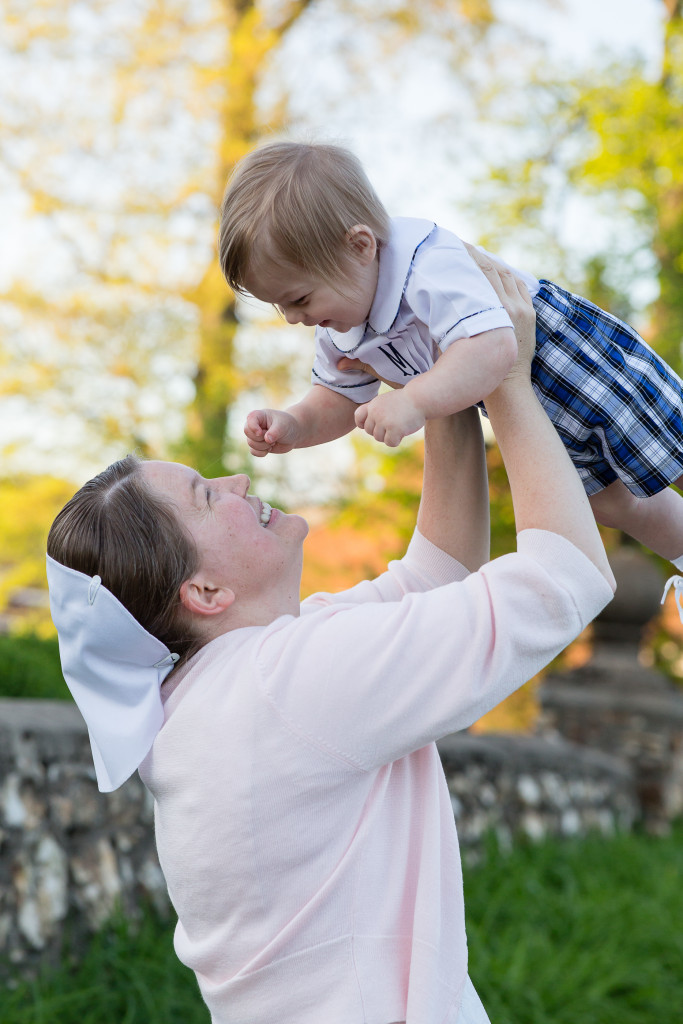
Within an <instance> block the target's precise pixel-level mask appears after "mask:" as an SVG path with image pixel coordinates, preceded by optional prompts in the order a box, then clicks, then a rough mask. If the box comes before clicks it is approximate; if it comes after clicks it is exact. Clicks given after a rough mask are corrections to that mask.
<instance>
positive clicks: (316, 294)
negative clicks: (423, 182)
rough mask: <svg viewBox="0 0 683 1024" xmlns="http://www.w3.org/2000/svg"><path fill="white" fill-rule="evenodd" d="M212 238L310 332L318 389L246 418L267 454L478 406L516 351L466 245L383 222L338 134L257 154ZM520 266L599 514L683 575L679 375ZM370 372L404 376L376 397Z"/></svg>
mask: <svg viewBox="0 0 683 1024" xmlns="http://www.w3.org/2000/svg"><path fill="white" fill-rule="evenodd" d="M219 248H220V262H221V267H222V270H223V273H224V274H225V277H226V279H227V281H228V283H229V284H230V285H231V287H232V288H233V289H234V290H235V291H237V292H239V293H248V294H251V295H253V296H255V297H256V298H258V299H260V300H262V301H264V302H268V303H271V304H273V305H274V306H276V307H277V308H278V309H279V311H280V312H281V313H282V315H283V316H284V318H285V319H286V320H287V322H288V323H291V324H298V323H303V324H305V325H306V326H309V327H312V326H315V328H316V332H315V361H314V364H313V376H312V380H313V386H312V387H311V389H310V391H309V392H308V393H307V394H306V396H305V397H304V398H303V399H302V400H301V401H300V402H298V403H297V404H296V405H293V406H291V407H290V408H289V409H287V410H284V411H283V410H276V409H259V410H255V411H253V412H251V413H249V416H248V417H247V422H246V426H245V434H246V436H247V439H248V443H249V447H250V450H251V452H252V453H253V454H254V455H256V456H264V455H266V454H268V453H269V452H275V453H283V452H288V451H291V450H292V449H293V448H304V447H309V446H311V445H317V444H322V443H323V442H325V441H331V440H333V439H334V438H337V437H341V436H342V435H343V434H346V433H348V432H349V431H350V430H352V429H353V428H354V426H358V427H360V428H362V429H364V430H365V431H367V433H369V434H372V436H373V437H375V438H376V439H377V440H378V441H383V442H384V443H385V444H387V445H389V446H392V447H393V446H395V445H397V444H399V442H400V441H401V439H402V438H403V437H405V436H406V435H408V434H412V433H414V432H415V431H416V430H419V429H420V427H422V426H424V423H425V420H427V419H431V418H432V417H438V416H442V415H448V414H451V413H455V412H458V411H460V410H461V409H464V408H467V407H468V406H470V405H473V404H475V403H482V401H483V399H485V398H486V396H487V395H488V394H490V392H491V391H493V390H494V389H495V388H496V387H497V385H498V384H499V383H500V382H501V380H502V379H503V377H504V376H505V374H506V373H507V371H508V370H509V369H510V367H511V366H512V364H513V363H514V361H515V359H516V355H517V343H516V339H515V335H514V332H513V329H512V323H511V321H510V319H509V317H508V315H507V313H506V312H505V310H504V309H503V307H502V306H501V304H500V301H499V299H498V297H497V295H496V293H495V291H494V289H493V287H492V286H491V284H490V283H489V281H488V280H487V278H486V275H485V274H484V273H483V272H482V270H481V269H480V268H479V266H478V265H477V263H476V262H475V261H474V259H472V257H471V256H470V255H469V253H468V251H467V247H466V245H465V243H463V242H462V241H461V240H460V239H459V238H458V237H457V236H456V235H454V234H452V233H451V232H449V231H446V230H444V229H443V228H441V227H439V226H438V225H436V224H434V223H433V222H432V221H427V220H418V219H411V218H402V217H398V218H389V216H388V214H387V213H386V211H385V209H384V207H383V205H382V203H381V202H380V200H379V199H378V197H377V195H376V193H375V191H374V189H373V187H372V185H371V184H370V182H369V181H368V179H367V177H366V175H365V173H364V171H363V168H362V167H361V165H360V163H359V162H358V160H357V159H356V158H355V157H354V156H353V155H352V154H351V153H350V152H348V151H347V150H345V149H341V148H339V147H337V146H329V145H320V144H318V145H306V144H300V143H292V142H276V143H271V144H269V145H266V146H263V147H262V148H260V149H257V150H254V151H253V152H252V153H250V154H248V155H247V156H246V157H245V158H244V159H243V160H242V161H240V163H239V164H238V165H237V167H236V169H235V171H234V173H233V175H232V177H231V179H230V181H229V182H228V187H227V189H226V192H225V196H224V198H223V204H222V207H221V224H220V241H219ZM498 262H499V263H502V262H503V261H501V260H498ZM515 273H516V274H517V275H518V277H520V278H521V279H522V280H523V281H524V284H525V285H526V287H527V288H528V290H529V294H530V296H531V299H532V301H533V305H534V309H535V312H536V354H535V357H534V362H533V366H532V383H533V386H534V390H535V391H536V393H537V395H538V397H539V399H540V401H541V402H542V404H543V406H544V408H545V410H546V412H547V414H548V416H549V417H550V419H551V420H552V422H553V423H554V425H555V428H556V430H557V432H558V434H559V435H560V437H561V438H562V440H563V442H564V444H565V445H566V447H567V449H568V451H569V454H570V456H571V458H572V460H573V462H574V465H575V466H576V468H577V470H578V472H579V475H580V477H581V479H582V481H583V484H584V487H585V490H586V493H587V494H588V496H589V500H590V502H591V505H592V507H593V511H594V513H595V516H596V518H597V519H598V521H599V522H601V523H603V524H604V525H606V526H612V527H616V528H618V529H621V530H623V531H624V532H626V533H628V534H629V535H631V536H632V537H634V538H635V539H636V540H638V541H640V542H641V543H643V544H645V545H646V546H647V547H649V548H650V549H651V550H652V551H655V552H656V553H657V554H659V555H662V556H663V557H664V558H668V559H669V560H670V561H672V562H673V563H674V565H676V567H677V568H678V569H683V498H681V496H680V495H678V494H677V493H676V492H675V491H674V490H672V489H671V488H670V487H669V485H670V484H672V483H673V484H676V485H678V486H682V485H683V382H682V381H681V380H680V378H679V377H678V376H677V375H676V374H675V373H674V371H673V370H672V369H671V368H670V367H669V366H667V365H666V363H664V362H663V360H662V359H660V358H659V356H658V355H657V354H656V353H655V352H654V351H653V350H652V349H651V348H650V347H649V346H648V345H647V344H646V343H645V342H644V341H643V340H642V338H640V337H639V335H638V334H637V333H636V332H635V331H634V330H633V329H632V328H631V327H629V326H628V325H627V324H625V323H623V322H621V321H620V320H618V319H617V318H616V317H614V316H612V315H610V314H609V313H606V312H604V311H603V310H601V309H599V308H598V307H597V306H594V305H593V304H592V303H590V302H588V301H587V300H586V299H582V298H580V297H578V296H576V295H573V294H571V293H570V292H567V291H565V290H564V289H563V288H560V287H558V285H556V284H553V283H552V282H550V281H546V280H543V279H541V280H537V279H536V278H535V277H533V276H532V275H531V274H528V273H525V272H522V271H515ZM361 364H363V366H364V367H368V366H370V367H372V369H373V371H374V374H375V375H369V374H368V373H367V372H365V370H364V369H358V367H359V366H360V365H361ZM377 378H381V379H383V380H386V381H387V382H389V383H393V384H395V385H403V386H402V387H400V388H397V389H396V390H393V391H390V392H388V393H382V394H378V390H379V386H380V385H379V380H378V379H377ZM482 408H484V407H483V405H482Z"/></svg>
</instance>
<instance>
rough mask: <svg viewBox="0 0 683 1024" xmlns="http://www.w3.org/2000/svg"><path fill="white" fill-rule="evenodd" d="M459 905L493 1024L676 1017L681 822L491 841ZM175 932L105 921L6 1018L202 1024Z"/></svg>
mask: <svg viewBox="0 0 683 1024" xmlns="http://www.w3.org/2000/svg"><path fill="white" fill-rule="evenodd" d="M465 901H466V905H467V917H468V923H467V927H468V935H469V946H470V973H471V976H472V979H473V981H474V984H475V986H476V987H477V989H478V991H479V993H480V995H481V997H482V1000H483V1002H484V1004H485V1006H486V1008H487V1010H488V1013H489V1016H490V1018H491V1022H492V1024H655V1022H656V1024H679V1022H680V1020H681V1007H683V929H682V928H681V921H682V920H683V827H678V828H677V829H676V830H675V831H674V832H673V834H672V835H671V836H670V837H667V838H655V837H650V836H643V835H638V834H632V835H623V836H618V837H616V838H613V839H604V838H601V837H597V836H596V837H594V838H588V839H581V840H575V841H548V842H544V843H541V844H538V845H534V844H527V843H520V844H519V845H517V846H515V848H514V849H513V850H512V852H510V853H502V852H500V851H499V850H498V849H497V848H496V845H495V843H493V842H492V843H491V844H490V845H489V846H488V848H487V850H486V853H485V856H484V857H483V858H482V860H481V862H480V863H479V864H478V865H477V866H474V867H466V869H465ZM172 931H173V927H172V925H171V924H169V923H164V922H162V921H160V920H159V919H158V918H157V917H156V916H155V915H154V914H153V913H151V912H150V913H149V914H147V915H146V916H145V918H144V919H143V923H142V925H141V927H139V928H138V929H137V931H136V930H135V929H132V928H131V927H130V926H129V925H127V924H126V923H125V922H122V921H119V922H117V923H115V924H113V925H111V926H110V927H109V928H107V929H105V930H104V931H102V932H101V933H100V934H99V935H98V936H96V937H95V938H94V940H93V941H92V943H91V945H90V947H89V949H88V951H87V954H86V956H85V958H84V959H83V960H82V961H81V963H80V964H75V963H71V962H69V961H68V960H67V962H66V964H65V966H64V967H63V968H62V969H61V970H60V971H52V972H46V973H44V974H43V976H42V977H41V978H40V979H39V980H38V981H35V982H32V983H24V984H22V985H20V986H19V987H18V988H17V989H15V990H12V991H10V992H7V993H4V994H3V1005H2V1015H1V1017H2V1024H55V1022H59V1024H209V1017H208V1013H207V1011H206V1010H205V1008H204V1006H203V1003H202V1001H201V999H200V997H199V994H198V990H197V986H196V983H195V980H194V976H193V975H192V973H191V972H190V971H188V970H187V969H186V968H184V967H183V966H182V965H181V964H180V963H179V962H178V961H177V959H176V957H175V954H174V952H173V948H172ZM301 983H302V984H305V983H306V979H305V978H302V979H301ZM320 1019H321V1020H324V1008H321V1018H320ZM425 1024H428V1022H425Z"/></svg>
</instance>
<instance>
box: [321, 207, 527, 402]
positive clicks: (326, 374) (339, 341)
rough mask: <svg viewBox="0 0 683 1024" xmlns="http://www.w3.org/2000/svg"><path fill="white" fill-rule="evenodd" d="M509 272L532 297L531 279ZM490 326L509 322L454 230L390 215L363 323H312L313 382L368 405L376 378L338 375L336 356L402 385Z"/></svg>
mask: <svg viewBox="0 0 683 1024" xmlns="http://www.w3.org/2000/svg"><path fill="white" fill-rule="evenodd" d="M496 259H498V257H496ZM500 262H501V263H503V262H504V261H502V260H500ZM516 273H518V274H520V275H521V277H522V278H523V279H524V281H525V283H526V285H527V287H528V288H529V292H530V294H531V295H532V296H533V295H535V294H536V292H537V291H538V289H539V287H540V285H539V282H538V281H537V280H536V278H535V277H533V276H532V275H531V274H527V273H525V272H523V271H516ZM497 327H512V321H511V320H510V317H509V316H508V314H507V313H506V312H505V309H504V308H503V306H501V304H500V300H499V299H498V296H497V295H496V293H495V291H494V290H493V287H492V286H491V285H490V284H489V282H488V280H487V279H486V277H485V275H484V274H483V273H482V272H481V270H480V269H479V267H478V266H477V265H476V263H475V262H474V260H473V259H472V258H471V257H470V255H469V253H468V252H467V249H466V248H465V246H464V244H463V242H462V241H461V240H460V239H459V238H458V237H457V235H454V234H453V233H452V232H450V231H446V230H445V229H444V228H440V227H439V226H438V225H437V224H435V223H434V222H433V221H429V220H417V219H414V218H411V217H395V218H393V220H392V222H391V236H390V238H389V241H388V243H387V244H386V245H384V246H382V247H381V249H380V251H379V277H378V282H377V291H376V292H375V298H374V301H373V303H372V308H371V310H370V316H369V317H368V321H367V323H365V324H361V325H360V326H358V327H353V328H352V329H351V330H350V331H345V332H344V333H340V332H338V331H332V330H329V329H328V328H325V327H318V328H316V332H315V350H316V351H315V362H314V364H313V373H312V381H313V383H314V384H324V385H325V387H328V388H330V389H331V390H332V391H336V392H338V393H339V394H341V395H346V397H347V398H351V399H352V400H353V401H354V402H357V403H359V404H362V403H363V402H369V401H370V400H371V399H372V398H374V397H375V395H376V394H377V392H378V390H379V382H378V381H377V380H376V379H375V378H374V377H369V376H368V375H367V374H365V373H356V372H346V373H340V372H339V371H338V370H337V362H338V361H339V359H340V358H341V356H342V355H347V356H349V357H350V358H352V359H360V360H362V361H363V362H364V363H368V364H369V365H371V366H372V367H373V368H374V369H375V370H376V371H377V373H378V374H379V375H380V376H381V377H383V378H384V379H385V380H390V381H394V382H396V383H397V384H403V383H405V382H406V380H408V379H410V378H411V377H415V376H417V374H419V373H425V372H426V371H427V370H429V369H430V368H431V367H432V366H433V365H434V362H435V357H436V355H437V354H438V350H441V351H444V350H445V349H447V348H448V346H449V345H450V344H451V343H452V342H454V341H457V340H458V339H459V338H471V337H473V336H474V335H476V334H482V333H483V332H484V331H491V330H494V329H495V328H497Z"/></svg>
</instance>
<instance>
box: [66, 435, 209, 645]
mask: <svg viewBox="0 0 683 1024" xmlns="http://www.w3.org/2000/svg"><path fill="white" fill-rule="evenodd" d="M140 465H141V460H140V459H138V458H137V457H136V456H135V455H128V456H127V457H126V458H125V459H121V460H120V461H119V462H115V463H113V464H112V465H111V466H109V467H108V468H107V469H105V470H104V471H103V472H102V473H100V474H99V475H98V476H96V477H94V478H93V479H92V480H89V481H88V482H87V483H86V484H84V485H83V487H81V489H80V490H79V491H77V492H76V494H74V496H73V498H71V500H70V501H68V502H67V504H66V505H65V506H64V508H63V509H62V510H61V512H60V513H59V515H58V516H57V518H56V519H55V521H54V522H53V524H52V527H51V529H50V533H49V535H48V539H47V552H48V554H49V555H50V557H51V558H54V559H55V561H57V562H61V563H62V565H66V566H68V567H69V568H70V569H76V570H77V571H78V572H82V573H85V575H86V576H95V575H98V576H100V577H101V579H102V583H103V584H104V586H105V587H106V588H107V589H108V590H109V591H111V593H112V594H113V595H114V597H116V598H117V599H118V600H119V601H120V602H121V604H122V605H123V606H124V607H125V608H127V609H128V611H129V612H130V613H131V615H132V616H133V618H135V619H137V621H138V622H139V623H140V625H141V626H143V627H144V628H145V629H146V630H147V632H148V633H151V634H152V636H155V637H156V638H157V639H158V640H161V642H162V643H164V644H166V646H167V647H168V649H169V650H170V651H171V652H173V653H176V654H179V655H180V657H181V659H186V658H188V657H190V655H192V654H194V652H195V651H196V650H198V648H199V647H200V646H201V641H200V639H199V638H198V637H197V636H196V635H194V634H193V633H192V631H191V628H190V624H189V621H188V618H187V616H186V615H185V614H184V608H183V605H182V604H181V602H180V587H181V584H182V583H184V581H185V580H186V579H189V577H190V576H191V575H192V574H193V573H194V572H195V571H196V569H197V566H198V555H197V551H196V548H195V546H194V543H193V541H192V539H191V538H190V536H189V535H188V533H187V532H186V531H185V529H184V528H183V526H182V524H181V522H180V521H179V519H178V518H177V516H176V515H175V512H174V510H173V506H172V505H171V504H170V503H169V502H167V501H165V500H164V499H163V498H161V497H159V496H158V495H156V494H154V493H153V492H152V491H151V489H150V488H149V487H148V486H147V485H146V484H145V482H144V479H143V477H142V474H141V473H140Z"/></svg>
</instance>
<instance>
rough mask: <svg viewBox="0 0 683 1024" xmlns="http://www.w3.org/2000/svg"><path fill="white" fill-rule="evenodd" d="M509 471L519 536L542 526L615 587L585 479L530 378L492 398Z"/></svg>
mask: <svg viewBox="0 0 683 1024" xmlns="http://www.w3.org/2000/svg"><path fill="white" fill-rule="evenodd" d="M486 409H487V412H488V414H489V419H490V421H491V426H492V428H493V431H494V433H495V435H496V441H497V442H498V446H499V448H500V451H501V454H502V456H503V461H504V463H505V468H506V470H507V475H508V480H509V483H510V491H511V494H512V504H513V508H514V513H515V524H516V527H517V532H520V531H521V530H525V529H530V528H536V529H540V530H549V531H551V532H552V533H558V534H560V535H561V536H563V537H566V538H567V540H569V541H571V542H572V543H573V544H574V545H576V547H577V548H579V549H580V550H581V551H583V553H584V554H585V555H587V556H588V558H590V560H591V561H592V562H593V563H594V564H595V565H596V566H597V568H598V569H599V570H600V572H601V573H602V574H603V576H604V577H605V579H606V580H607V581H608V582H609V583H610V585H611V586H614V577H613V575H612V571H611V569H610V566H609V562H608V561H607V556H606V554H605V549H604V547H603V544H602V539H601V537H600V534H599V532H598V528H597V525H596V523H595V518H594V516H593V512H592V510H591V507H590V504H589V502H588V498H587V496H586V492H585V491H584V488H583V484H582V483H581V479H580V477H579V475H578V473H577V472H576V469H575V468H574V465H573V464H572V462H571V460H570V458H569V455H568V454H567V451H566V449H565V447H564V445H563V444H562V442H561V440H560V438H559V436H558V434H557V432H556V430H555V428H554V427H553V425H552V423H551V422H550V420H549V419H548V416H547V415H546V413H545V411H544V409H543V408H542V406H541V404H540V402H539V401H538V399H537V397H536V395H535V394H534V391H533V389H532V387H531V382H530V380H529V379H528V377H525V376H524V375H523V374H516V373H515V374H513V375H511V377H510V379H509V380H506V381H504V382H503V384H501V386H500V387H499V388H497V389H496V390H495V391H494V392H493V393H492V394H491V395H489V397H488V398H487V400H486Z"/></svg>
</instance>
